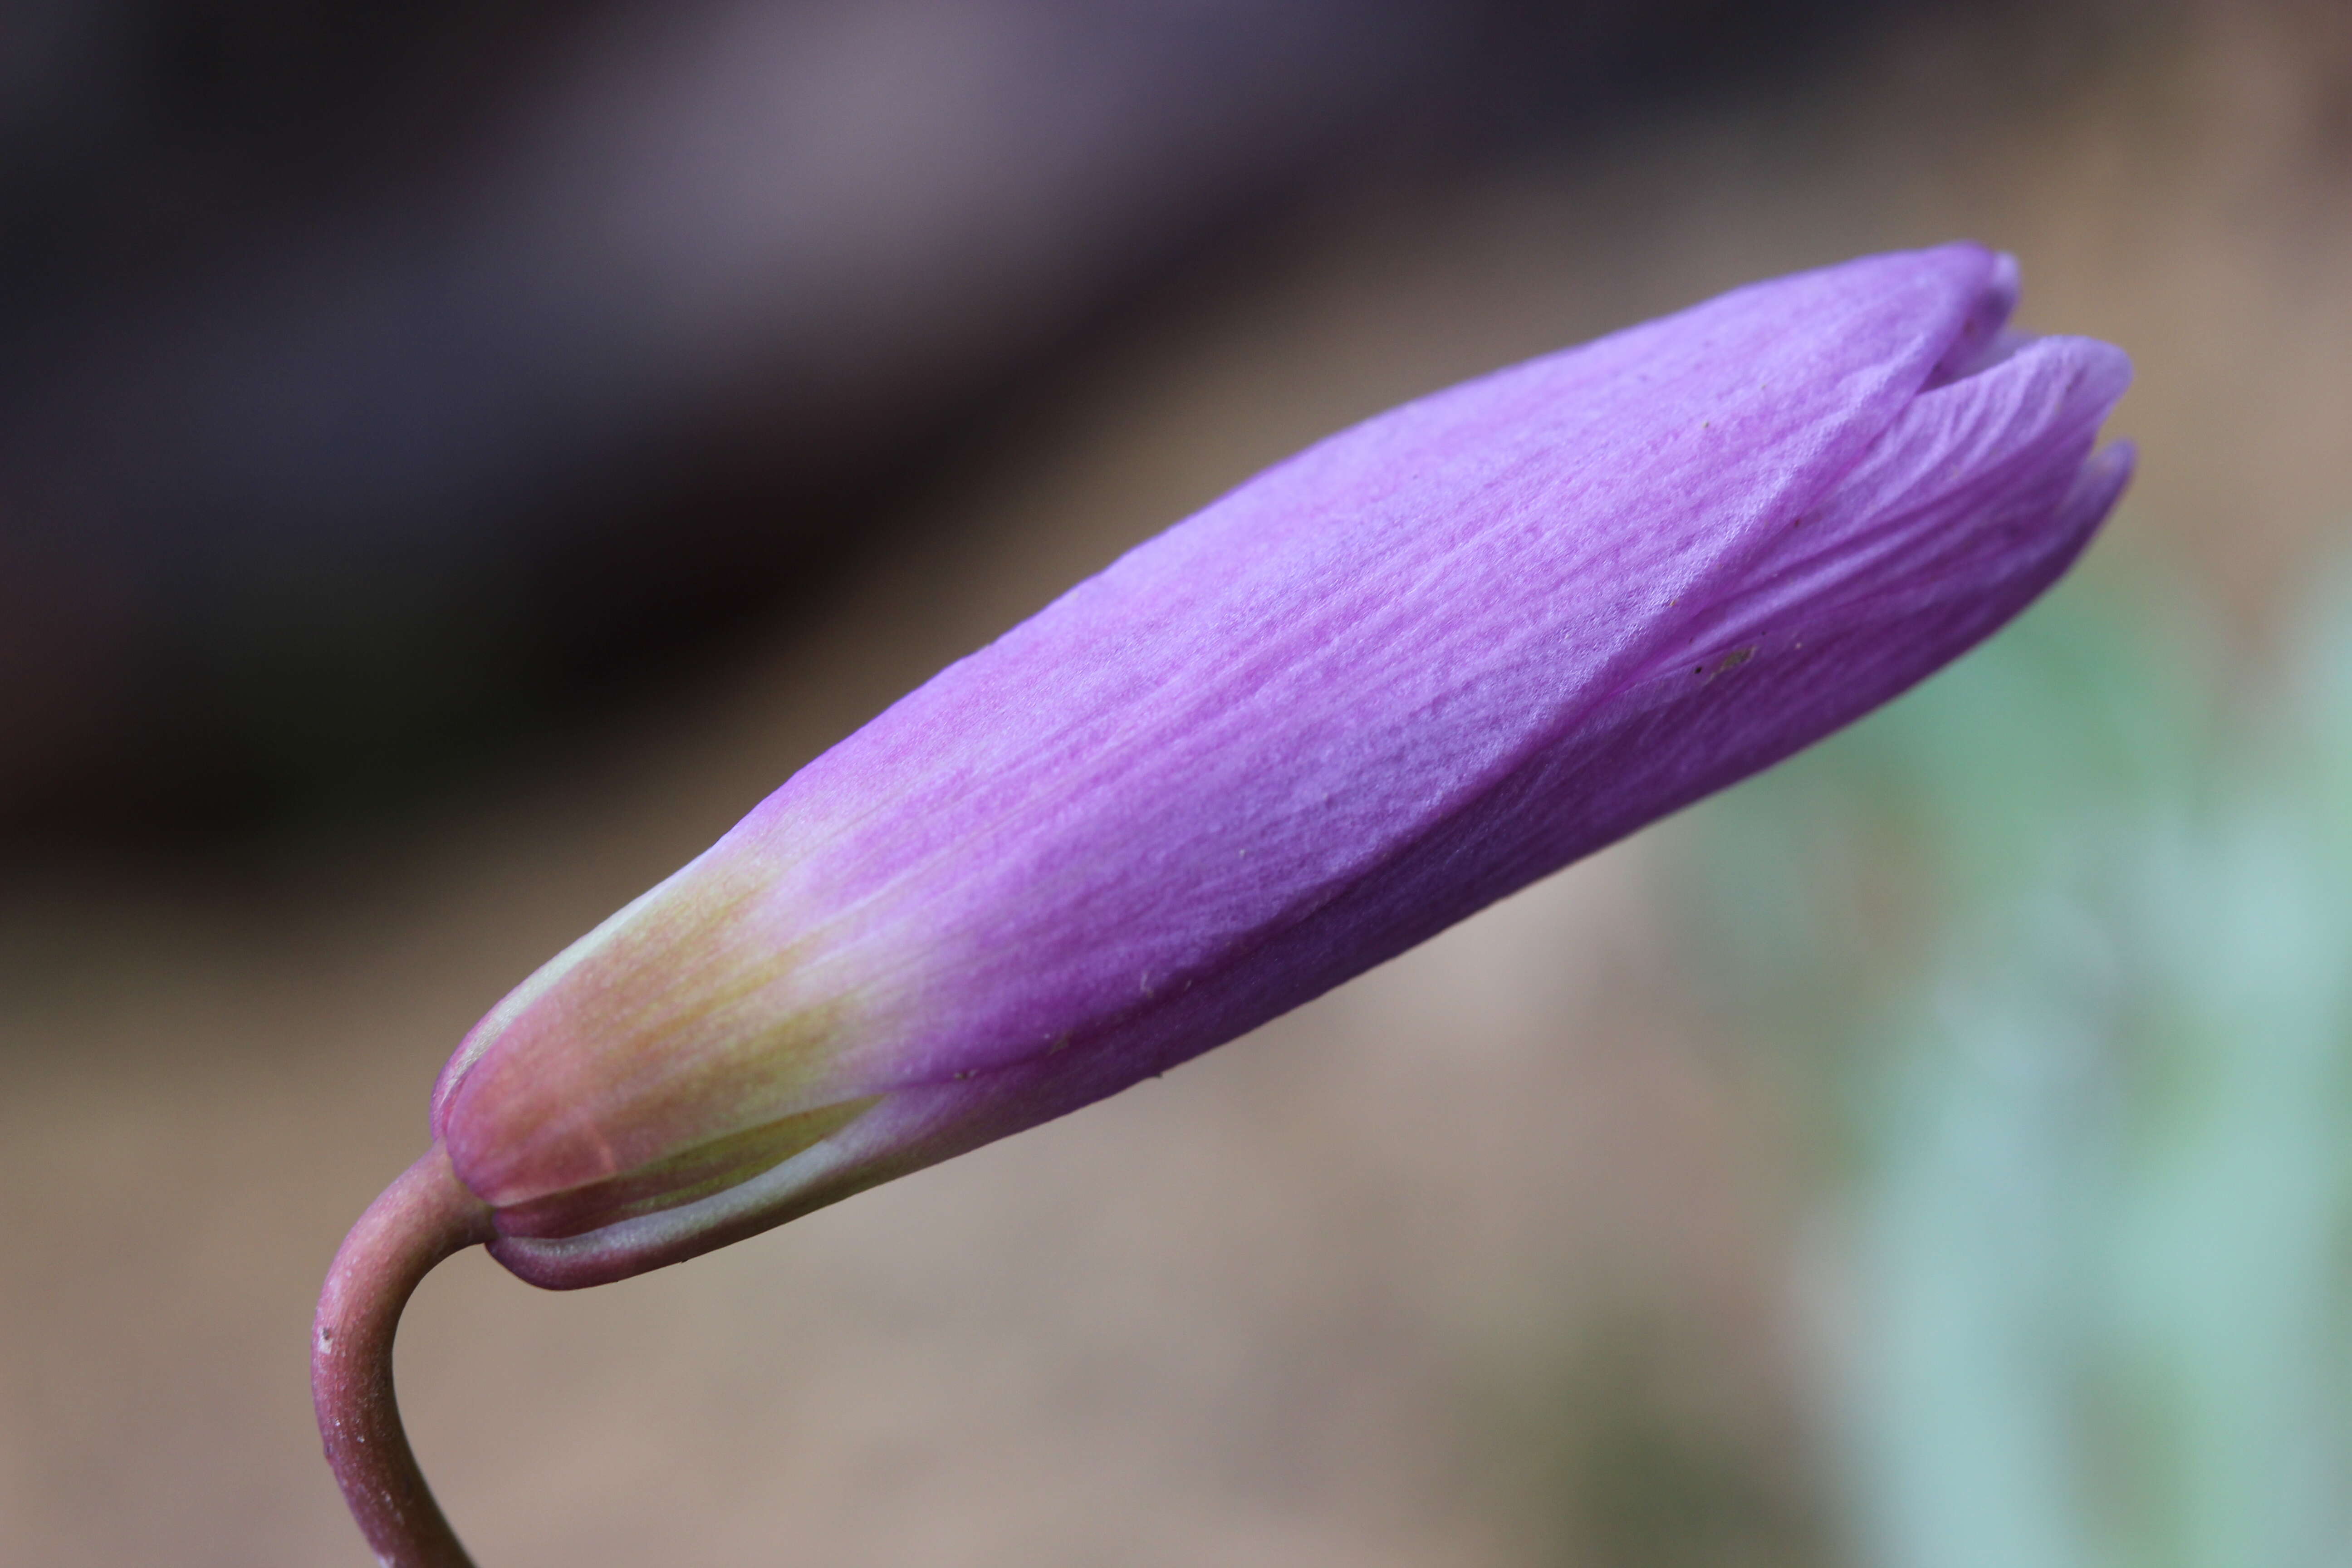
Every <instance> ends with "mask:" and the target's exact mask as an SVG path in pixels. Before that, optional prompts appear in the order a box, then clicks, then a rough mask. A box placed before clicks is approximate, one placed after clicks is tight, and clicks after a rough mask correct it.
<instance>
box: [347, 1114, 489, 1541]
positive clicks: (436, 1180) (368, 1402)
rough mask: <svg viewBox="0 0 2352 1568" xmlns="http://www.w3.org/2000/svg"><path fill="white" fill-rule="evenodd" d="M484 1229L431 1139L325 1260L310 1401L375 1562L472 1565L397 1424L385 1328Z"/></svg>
mask: <svg viewBox="0 0 2352 1568" xmlns="http://www.w3.org/2000/svg"><path fill="white" fill-rule="evenodd" d="M492 1234H493V1233H492V1231H491V1228H490V1216H489V1210H488V1208H486V1207H484V1206H483V1205H482V1203H481V1201H480V1200H479V1199H478V1198H477V1197H475V1196H474V1194H471V1193H469V1192H467V1190H466V1188H465V1185H464V1184H462V1183H460V1182H459V1181H458V1180H457V1173H456V1172H455V1171H453V1170H451V1169H450V1166H449V1156H448V1155H447V1154H446V1153H445V1152H442V1148H441V1145H440V1144H438V1143H436V1144H434V1145H433V1147H432V1149H431V1150H430V1151H428V1152H426V1153H425V1157H424V1158H423V1159H421V1160H419V1161H417V1162H416V1163H415V1164H414V1165H411V1166H410V1167H408V1169H407V1170H406V1171H404V1172H403V1173H401V1175H400V1177H399V1179H398V1180H397V1181H394V1183H393V1184H392V1185H390V1186H388V1187H386V1188H385V1189H384V1190H383V1195H381V1196H380V1197H378V1198H377V1199H376V1200H375V1202H374V1203H373V1204H370V1205H368V1211H367V1213H365V1214H363V1215H360V1222H359V1223H358V1224H357V1225H355V1226H352V1233H351V1235H349V1236H347V1237H344V1238H343V1245H342V1247H341V1250H340V1251H338V1252H337V1253H336V1254H335V1261H334V1265H333V1267H331V1268H329V1269H328V1270H327V1285H326V1289H324V1290H322V1291H321V1292H320V1296H319V1316H318V1319H317V1321H316V1322H315V1323H314V1324H313V1325H312V1328H311V1337H310V1403H311V1405H312V1406H313V1407H314V1408H315V1409H316V1410H317V1411H318V1414H319V1436H320V1438H321V1439H323V1440H324V1442H325V1444H326V1448H327V1464H328V1467H329V1468H331V1469H332V1470H333V1471H334V1472H335V1480H336V1483H337V1484H338V1485H340V1486H341V1488H342V1489H343V1500H344V1501H345V1502H346V1503H347V1504H349V1505H350V1507H351V1510H352V1519H353V1520H355V1521H358V1524H359V1527H360V1532H361V1533H362V1535H364V1536H366V1537H367V1542H368V1545H369V1546H371V1547H372V1548H373V1549H374V1551H375V1556H376V1561H377V1562H378V1563H382V1564H383V1568H473V1559H471V1558H469V1557H467V1555H466V1549H465V1548H464V1547H463V1546H460V1545H459V1544H458V1543H457V1532H456V1531H453V1530H451V1529H450V1528H449V1521H447V1520H446V1519H445V1518H443V1517H442V1514H441V1505H440V1504H438V1503H436V1502H435V1501H434V1500H433V1492H432V1489H430V1488H428V1487H427V1486H426V1485H425V1476H424V1473H423V1472H422V1471H420V1470H419V1469H418V1468H416V1456H415V1453H413V1452H411V1451H410V1449H409V1447H408V1434H407V1433H406V1432H404V1431H403V1430H402V1429H401V1425H400V1405H399V1402H398V1401H397V1400H395V1399H394V1396H393V1391H392V1338H393V1332H394V1330H395V1329H397V1328H398V1327H399V1325H400V1310H401V1309H402V1308H403V1307H405V1306H406V1305H407V1304H408V1298H409V1296H410V1294H411V1293H412V1292H414V1291H415V1289H416V1285H417V1281H419V1280H421V1279H424V1278H425V1275H426V1273H428V1272H429V1271H430V1270H431V1269H432V1268H433V1266H434V1265H435V1264H436V1263H438V1262H440V1261H441V1260H442V1259H443V1258H447V1257H449V1256H450V1255H451V1254H452V1253H456V1252H462V1251H463V1250H465V1249H466V1248H467V1247H472V1246H475V1245H476V1244H478V1243H479V1242H485V1241H488V1240H489V1239H490V1237H491V1235H492Z"/></svg>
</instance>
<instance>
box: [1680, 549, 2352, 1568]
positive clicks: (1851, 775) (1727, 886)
mask: <svg viewBox="0 0 2352 1568" xmlns="http://www.w3.org/2000/svg"><path fill="white" fill-rule="evenodd" d="M2203 624H2206V623H2205V622H2204V621H2203V619H2202V617H2200V615H2199V614H2198V613H2197V609H2196V606H2195V605H2194V604H2193V602H2191V601H2190V600H2189V597H2188V596H2187V595H2184V594H2182V593H2180V592H2179V591H2177V590H2168V589H2165V588H2162V587H2159V586H2157V585H2154V584H2149V583H2147V582H2142V583H2138V584H2132V583H2128V582H2118V581H2117V580H2116V579H2115V578H2114V577H2113V576H2112V575H2110V576H2109V577H2107V578H2105V579H2099V580H2095V581H2093V582H2078V583H2075V584H2069V585H2067V586H2064V587H2063V588H2061V589H2060V590H2059V591H2058V592H2056V593H2055V594H2053V595H2052V596H2051V597H2050V598H2049V600H2047V601H2046V602H2045V603H2044V604H2042V605H2040V606H2038V607H2037V608H2035V609H2034V610H2032V612H2030V613H2029V614H2028V615H2027V616H2024V617H2023V618H2022V619H2021V621H2020V622H2019V623H2018V624H2017V625H2016V626H2014V627H2013V628H2011V630H2010V631H2008V632H2007V633H2005V634H2003V635H2002V636H2001V637H1998V638H1996V639H1995V640H1994V641H1993V642H1991V643H1990V644H1989V645H1988V646H1987V647H1984V648H1982V649H1981V650H1979V652H1977V653H1976V654H1974V655H1972V656H1970V657H1969V658H1968V659H1966V660H1964V661H1963V662H1962V663H1960V664H1959V665H1958V666H1956V667H1955V668H1952V669H1950V670H1948V671H1947V672H1946V673H1944V674H1943V675H1941V676H1939V677H1937V679H1934V680H1932V681H1930V682H1928V683H1927V685H1926V686H1924V687H1923V688H1921V689H1919V690H1918V691H1916V692H1915V693H1913V694H1912V695H1911V696H1909V697H1907V698H1906V699H1905V700H1902V701H1900V702H1898V703H1896V704H1895V705H1894V706H1893V707H1891V708H1889V709H1888V710H1885V712H1884V713H1882V714H1880V715H1878V716H1877V717H1875V718H1874V719H1872V720H1870V721H1866V722H1865V723H1864V724H1862V725H1860V726H1857V727H1856V728H1855V729H1854V730H1853V731H1850V732H1849V733H1847V734H1845V735H1843V736H1841V737H1839V738H1838V739H1836V740H1834V741H1832V742H1829V743H1828V744H1826V745H1823V746H1822V747H1820V748H1819V749H1817V750H1816V751H1814V752H1811V753H1809V754H1807V755H1805V756H1803V757H1801V758H1800V759H1798V760H1796V761H1795V762H1793V763H1790V764H1789V765H1788V766H1786V767H1784V768H1781V769H1780V770H1778V771H1777V772H1775V773H1772V774H1771V775H1769V777H1767V778H1765V779H1763V780H1759V781H1758V782H1757V783H1756V784H1753V785H1751V786H1749V787H1748V788H1745V789H1742V790H1739V791H1737V792H1735V793H1734V794H1732V795H1729V796H1727V798H1725V799H1723V800H1722V801H1720V802H1717V803H1716V804H1714V805H1709V806H1708V807H1706V808H1705V809H1704V810H1703V811H1701V812H1699V813H1697V814H1695V818H1694V820H1693V822H1692V823H1691V825H1690V827H1691V832H1690V835H1689V836H1688V837H1686V838H1685V840H1684V847H1685V849H1686V850H1688V851H1689V853H1688V854H1687V856H1686V857H1685V862H1684V870H1685V878H1684V889H1685V892H1686V893H1687V894H1688V895H1689V898H1688V899H1687V900H1686V902H1687V906H1688V909H1689V910H1690V911H1691V913H1692V915H1693V919H1694V923H1695V924H1696V926H1697V927H1698V928H1699V929H1700V930H1701V931H1703V932H1704V933H1705V934H1704V940H1703V941H1702V942H1701V944H1700V948H1699V951H1700V952H1702V953H1703V954H1704V955H1705V961H1704V962H1703V963H1700V964H1699V965H1698V966H1697V969H1698V972H1699V973H1702V974H1703V975H1704V976H1705V978H1706V985H1707V989H1708V991H1709V994H1710V999H1711V1001H1712V1002H1713V1003H1714V1004H1715V1005H1717V1007H1719V1008H1721V1009H1722V1010H1723V1011H1724V1014H1725V1016H1726V1017H1727V1020H1728V1021H1729V1026H1730V1029H1731V1032H1732V1033H1734V1034H1735V1035H1738V1036H1742V1037H1748V1038H1749V1039H1752V1040H1756V1041H1759V1042H1760V1041H1767V1040H1769V1041H1770V1042H1773V1043H1774V1044H1775V1045H1776V1046H1777V1047H1778V1050H1777V1052H1776V1054H1775V1055H1774V1057H1773V1058H1772V1059H1773V1064H1774V1070H1775V1071H1777V1072H1779V1073H1780V1074H1784V1075H1785V1079H1786V1085H1785V1087H1786V1088H1787V1089H1788V1090H1789V1092H1790V1098H1791V1100H1792V1101H1793V1102H1794V1103H1795V1104H1797V1105H1798V1106H1800V1107H1801V1108H1803V1110H1802V1112H1801V1114H1803V1115H1804V1116H1805V1117H1807V1118H1809V1119H1810V1121H1811V1127H1810V1129H1809V1131H1811V1134H1812V1135H1811V1137H1810V1138H1808V1139H1806V1140H1803V1141H1802V1142H1803V1144H1804V1146H1805V1147H1806V1148H1808V1149H1809V1150H1811V1151H1815V1152H1818V1156H1819V1157H1818V1160H1817V1162H1816V1168H1815V1169H1814V1170H1813V1172H1812V1175H1813V1177H1814V1179H1815V1201H1816V1202H1817V1203H1818V1204H1819V1205H1820V1206H1821V1209H1822V1215H1823V1217H1824V1223H1823V1226H1822V1232H1823V1236H1824V1237H1825V1243H1824V1245H1823V1246H1822V1247H1819V1248H1818V1249H1817V1254H1818V1255H1817V1256H1816V1257H1815V1258H1812V1260H1811V1263H1810V1264H1809V1265H1808V1267H1809V1268H1811V1269H1812V1270H1813V1271H1815V1272H1816V1273H1817V1274H1818V1275H1819V1276H1820V1278H1818V1279H1814V1280H1812V1281H1811V1285H1812V1289H1811V1298H1812V1299H1813V1300H1816V1301H1817V1303H1819V1306H1818V1310H1816V1311H1815V1313H1814V1314H1813V1315H1814V1317H1815V1318H1816V1319H1817V1320H1818V1321H1816V1322H1815V1323H1814V1325H1813V1327H1814V1328H1815V1329H1816V1330H1817V1331H1818V1332H1819V1334H1820V1345H1819V1351H1820V1353H1819V1355H1818V1357H1817V1361H1816V1364H1817V1366H1818V1368H1819V1373H1818V1382H1819V1384H1820V1385H1821V1386H1820V1388H1819V1390H1818V1392H1819V1395H1820V1399H1821V1405H1822V1415H1823V1417H1824V1421H1825V1425H1826V1426H1827V1427H1828V1428H1829V1429H1830V1430H1831V1431H1832V1433H1833V1434H1834V1438H1833V1442H1832V1448H1833V1450H1834V1454H1835V1462H1834V1464H1833V1467H1832V1468H1833V1469H1834V1471H1835V1473H1836V1477H1837V1479H1836V1482H1835V1484H1836V1485H1837V1486H1838V1487H1839V1488H1840V1489H1842V1490H1843V1504H1844V1506H1845V1510H1846V1511H1847V1513H1848V1516H1849V1525H1848V1528H1849V1529H1850V1531H1852V1533H1853V1537H1854V1539H1853V1547H1854V1555H1855V1556H1856V1558H1857V1560H1859V1561H1862V1562H1864V1563H1872V1564H1884V1565H1886V1568H1963V1565H1968V1568H1977V1565H1983V1564H2000V1565H2002V1568H2105V1565H2108V1564H2116V1565H2123V1564H2133V1565H2137V1564H2148V1565H2161V1568H2236V1565H2241V1564H2244V1565H2253V1564H2262V1565H2265V1568H2304V1565H2312V1568H2317V1565H2320V1564H2332V1563H2346V1562H2352V1420H2347V1415H2352V1401H2347V1394H2352V1377H2347V1359H2348V1358H2347V1351H2352V1312H2348V1311H2347V1308H2352V1268H2347V1262H2352V1247H2347V1242H2352V1223H2347V1222H2352V1160H2347V1148H2346V1139H2345V1135H2344V1134H2345V1129H2346V1128H2347V1125H2352V1120H2347V1110H2352V987H2347V981H2346V958H2347V954H2352V574H2347V572H2345V571H2343V570H2338V571H2336V572H2335V573H2333V574H2328V575H2327V576H2326V581H2325V586H2324V587H2323V588H2322V589H2321V590H2320V591H2318V592H2316V593H2314V594H2313V595H2311V597H2310V602H2309V604H2308V605H2307V606H2306V608H2305V611H2304V613H2303V614H2302V615H2301V616H2300V617H2299V620H2297V621H2296V622H2295V623H2294V630H2293V632H2292V633H2291V634H2290V635H2288V636H2286V637H2284V638H2282V639H2281V641H2282V642H2283V643H2284V647H2283V649H2282V650H2281V651H2280V652H2279V653H2278V654H2277V655H2276V656H2275V658H2273V660H2272V661H2271V662H2270V664H2269V665H2268V667H2267V668H2250V669H2231V668H2223V667H2222V666H2221V662H2220V660H2219V658H2218V657H2217V653H2216V647H2217V646H2218V639H2209V638H2200V637H2199V636H2198V635H2197V634H2196V632H2195V629H2194V628H2196V627H2198V626H2200V625H2203Z"/></svg>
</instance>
